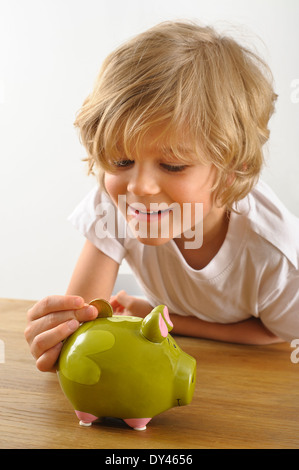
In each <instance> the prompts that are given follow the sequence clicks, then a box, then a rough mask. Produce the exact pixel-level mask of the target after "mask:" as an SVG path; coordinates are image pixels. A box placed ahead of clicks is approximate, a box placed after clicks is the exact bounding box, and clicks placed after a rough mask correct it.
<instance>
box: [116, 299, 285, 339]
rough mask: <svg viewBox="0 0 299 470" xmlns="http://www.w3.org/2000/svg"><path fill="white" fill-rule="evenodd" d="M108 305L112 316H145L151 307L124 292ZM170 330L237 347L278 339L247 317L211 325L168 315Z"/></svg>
mask: <svg viewBox="0 0 299 470" xmlns="http://www.w3.org/2000/svg"><path fill="white" fill-rule="evenodd" d="M110 302H111V304H112V306H113V308H114V310H115V312H116V313H118V312H119V313H122V312H123V313H127V314H130V313H131V314H132V315H136V316H140V317H144V316H146V315H147V314H148V313H149V312H150V311H151V310H152V308H153V306H151V305H150V304H149V303H148V302H147V301H146V300H143V299H138V298H136V297H133V296H130V295H128V294H127V293H126V292H125V291H121V292H119V293H118V294H116V295H115V296H114V297H113V298H112V299H110ZM170 317H171V319H172V321H173V324H174V327H173V330H172V333H174V334H178V335H183V336H193V337H196V338H204V339H213V340H216V341H225V342H229V343H240V344H260V345H261V344H272V343H280V342H282V340H281V339H280V338H278V337H277V336H275V335H274V334H273V333H271V332H270V331H269V330H268V329H267V328H266V327H265V326H264V325H263V323H262V322H261V320H259V319H258V318H254V317H251V318H248V319H247V320H244V321H241V322H238V323H212V322H207V321H204V320H201V319H199V318H196V317H191V316H186V317H184V316H182V315H177V314H175V313H171V314H170Z"/></svg>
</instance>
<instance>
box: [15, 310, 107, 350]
mask: <svg viewBox="0 0 299 470" xmlns="http://www.w3.org/2000/svg"><path fill="white" fill-rule="evenodd" d="M97 315H98V311H97V309H96V308H95V307H93V306H91V305H85V306H84V307H83V308H81V309H78V310H68V311H62V312H53V313H49V314H48V315H45V316H43V317H40V318H37V320H34V321H33V322H30V323H29V325H28V326H27V327H26V329H25V332H24V334H25V338H26V340H27V341H28V343H29V344H30V343H31V342H32V341H33V339H34V338H35V336H37V335H39V334H41V333H42V332H44V331H47V330H52V329H53V328H55V327H57V326H58V325H60V324H61V323H65V322H67V321H69V320H72V319H75V320H78V321H79V322H86V321H90V320H94V319H95V318H96V317H97Z"/></svg>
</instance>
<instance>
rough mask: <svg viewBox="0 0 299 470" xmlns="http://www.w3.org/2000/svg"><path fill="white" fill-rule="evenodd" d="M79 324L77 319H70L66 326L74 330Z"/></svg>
mask: <svg viewBox="0 0 299 470" xmlns="http://www.w3.org/2000/svg"><path fill="white" fill-rule="evenodd" d="M78 326H79V322H78V321H77V320H70V321H69V322H68V327H69V329H70V330H71V331H75V330H76V329H77V328H78Z"/></svg>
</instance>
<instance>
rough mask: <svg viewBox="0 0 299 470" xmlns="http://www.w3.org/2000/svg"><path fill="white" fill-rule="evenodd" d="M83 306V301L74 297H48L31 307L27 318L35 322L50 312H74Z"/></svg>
mask: <svg viewBox="0 0 299 470" xmlns="http://www.w3.org/2000/svg"><path fill="white" fill-rule="evenodd" d="M83 306H84V299H83V298H82V297H79V296H77V295H76V296H75V295H50V296H48V297H45V298H44V299H42V300H40V301H39V302H37V303H36V304H35V305H33V307H31V308H30V309H29V310H28V312H27V316H28V319H29V320H36V319H37V318H40V317H43V316H44V315H47V314H48V313H51V312H58V311H61V310H74V309H78V308H82V307H83Z"/></svg>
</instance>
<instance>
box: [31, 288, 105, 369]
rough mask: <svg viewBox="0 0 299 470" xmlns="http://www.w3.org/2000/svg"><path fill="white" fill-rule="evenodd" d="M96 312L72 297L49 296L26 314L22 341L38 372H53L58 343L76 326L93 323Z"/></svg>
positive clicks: (82, 301) (81, 299) (79, 299)
mask: <svg viewBox="0 0 299 470" xmlns="http://www.w3.org/2000/svg"><path fill="white" fill-rule="evenodd" d="M97 315H98V312H97V309H96V308H95V307H92V306H91V305H88V304H86V303H85V302H84V299H83V298H82V297H78V296H74V295H50V296H48V297H46V298H44V299H42V300H40V301H39V302H37V303H36V304H35V305H34V306H33V307H32V308H30V310H28V312H27V318H28V324H27V327H26V329H25V332H24V334H25V338H26V340H27V342H28V344H29V346H30V351H31V354H32V355H33V357H34V358H35V359H36V366H37V368H38V369H39V370H41V371H42V372H54V371H55V370H56V369H55V363H56V361H57V359H58V357H59V354H60V351H61V348H62V341H63V340H64V339H65V338H67V337H68V336H70V335H71V334H72V333H73V332H74V331H75V330H76V329H77V328H78V327H79V325H80V322H85V321H89V320H94V319H95V318H96V317H97Z"/></svg>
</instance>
